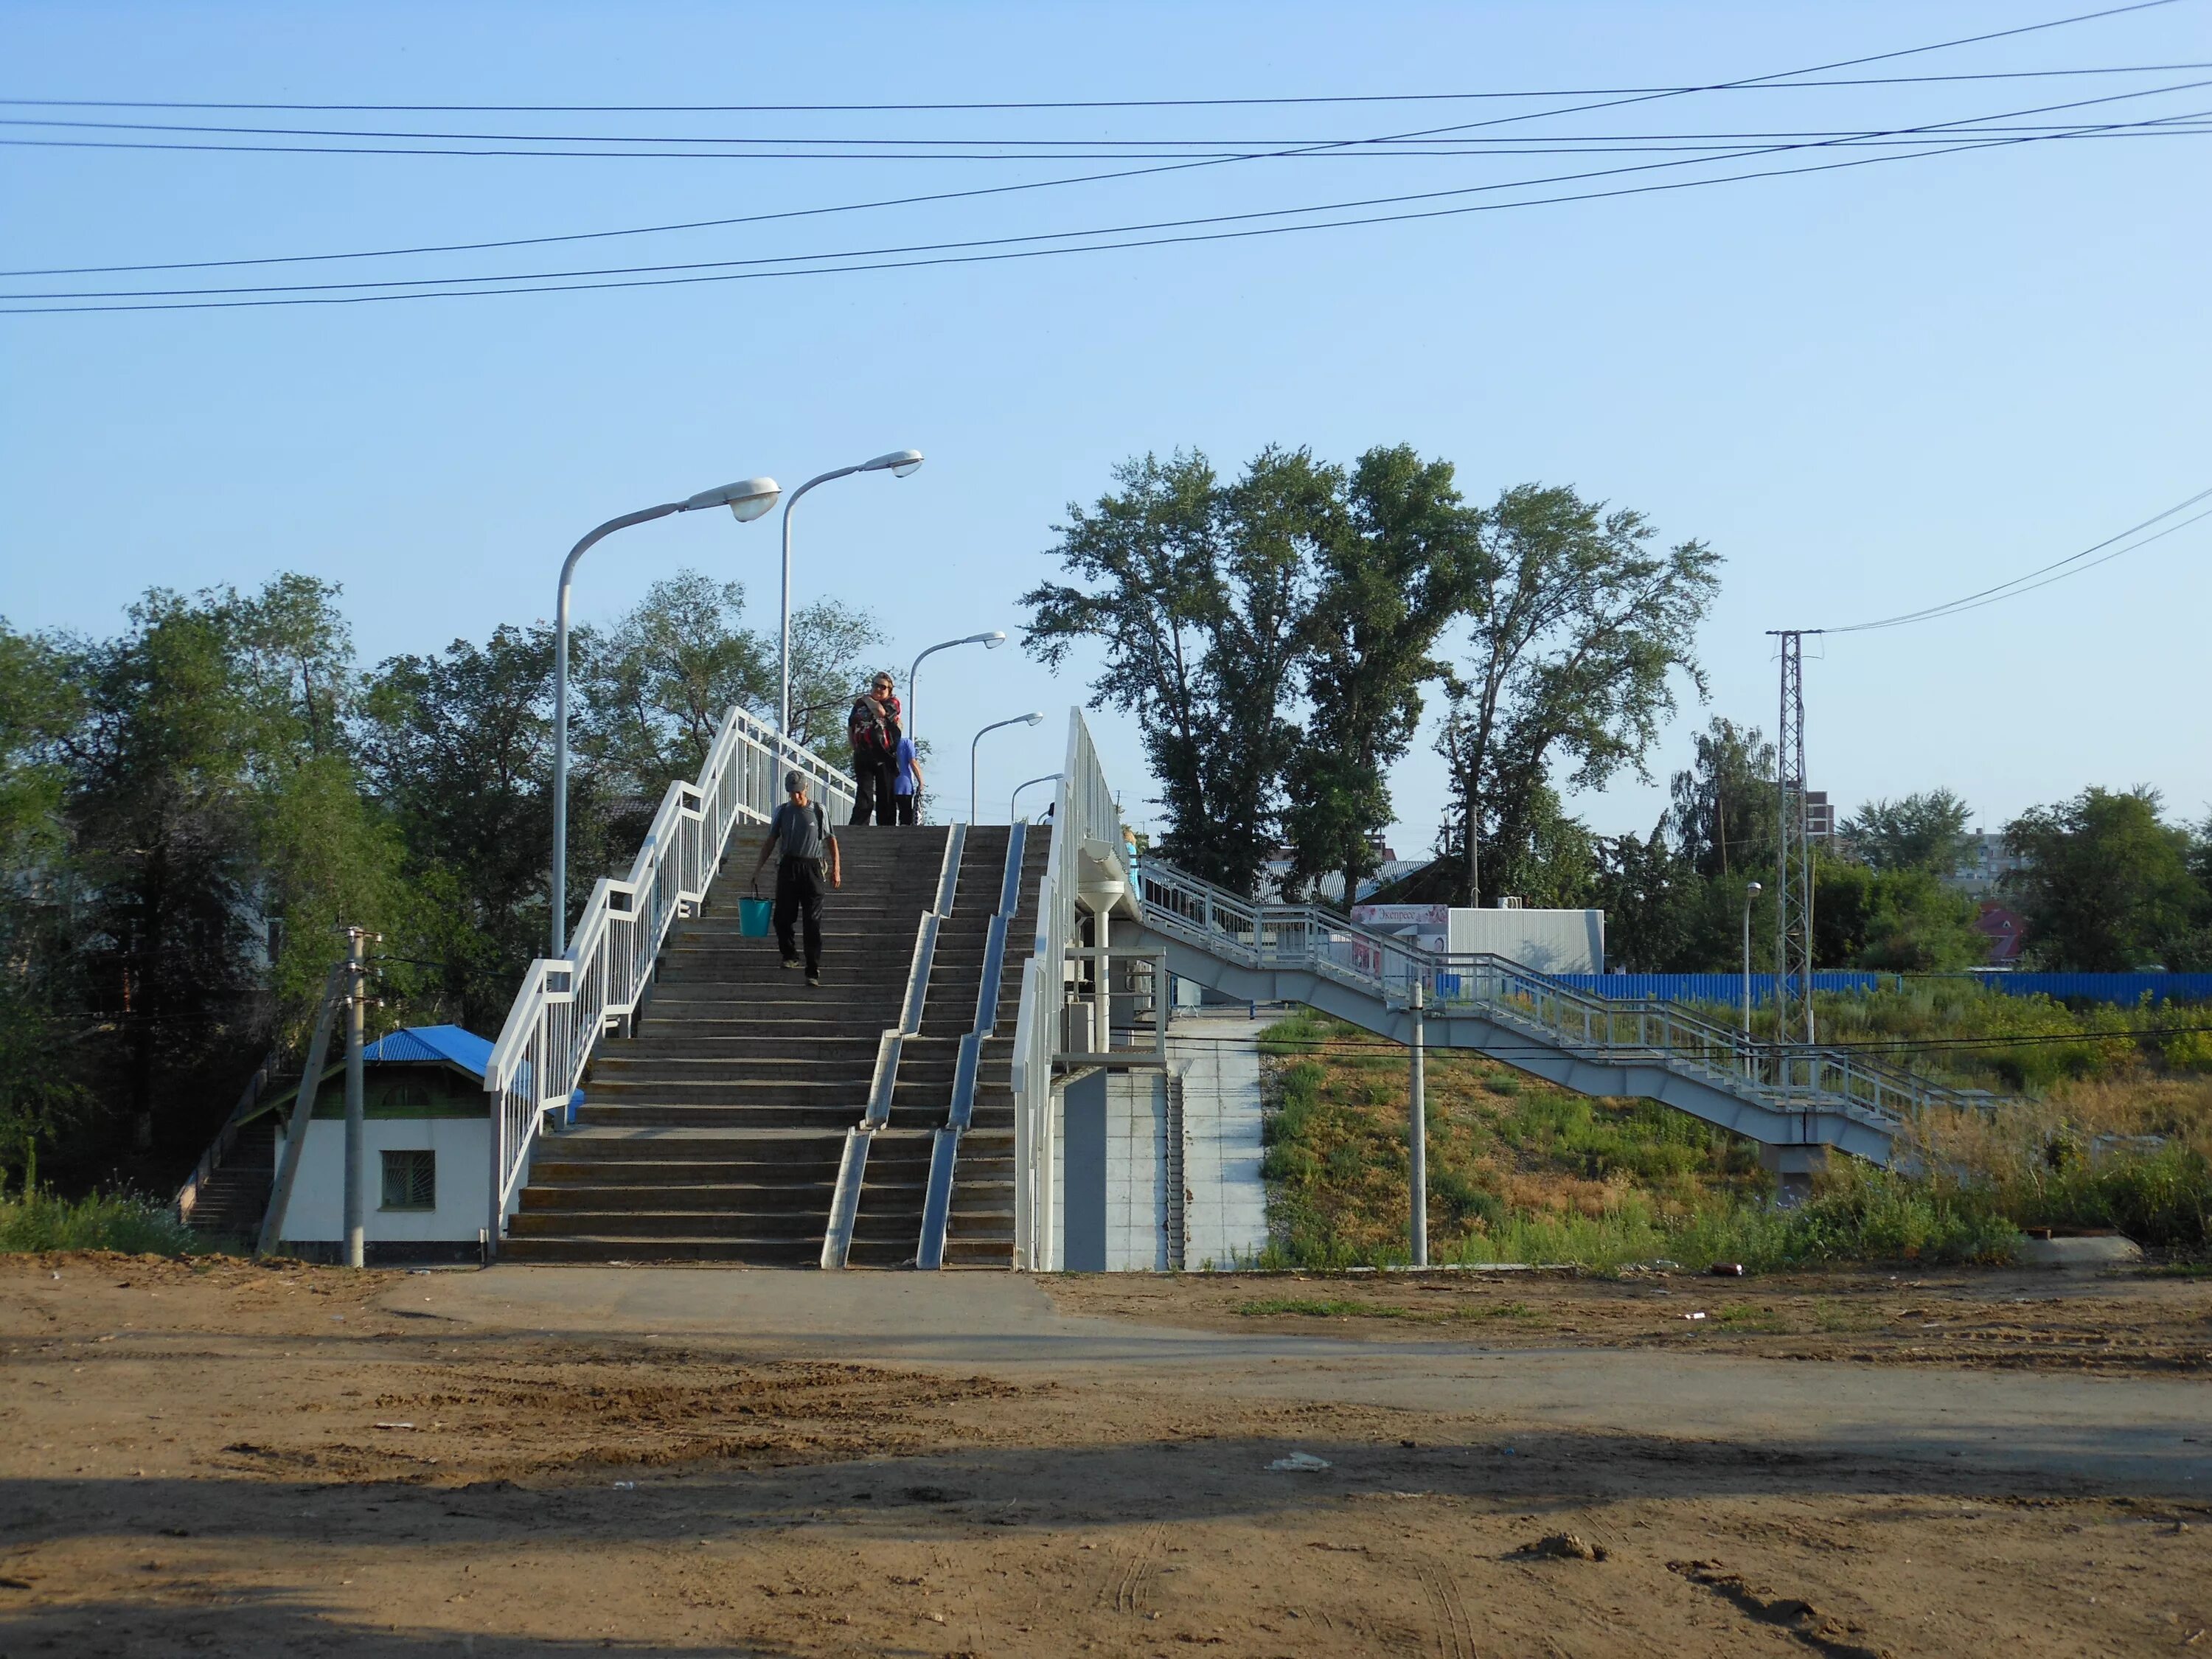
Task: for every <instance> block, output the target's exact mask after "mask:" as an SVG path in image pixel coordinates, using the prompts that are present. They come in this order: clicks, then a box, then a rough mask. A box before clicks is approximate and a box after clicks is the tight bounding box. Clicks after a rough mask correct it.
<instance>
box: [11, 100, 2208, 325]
mask: <svg viewBox="0 0 2212 1659" xmlns="http://www.w3.org/2000/svg"><path fill="white" fill-rule="evenodd" d="M2200 84H2212V83H2200ZM2185 89H2186V88H2170V90H2185ZM2133 95H2136V94H2119V96H2123V97H2125V96H2133ZM2111 101H2113V100H2112V99H2091V100H2081V104H2096V103H2106V102H2111ZM2079 106H2080V105H2078V104H2077V105H2075V106H2053V107H2079ZM2042 112H2044V111H2027V112H2018V113H2042ZM2203 113H2205V112H2192V113H2191V115H2189V116H2185V117H2168V118H2162V119H2168V120H2171V119H2185V118H2197V117H2198V116H2199V115H2201V114H2203ZM1966 119H1971V118H1961V119H1960V121H1954V122H1950V123H1931V124H1929V125H1927V126H1923V127H1922V128H1917V129H1899V131H1923V132H1925V131H1936V130H1938V129H1940V128H1942V127H1944V126H1956V125H1963V123H1964V121H1965V120H1966ZM2116 125H2141V124H2116ZM2071 136H2073V133H2072V131H2057V132H2050V133H2038V134H2034V135H2031V136H2029V137H2020V138H2003V139H1978V140H1974V141H1972V142H1970V143H1954V144H1951V145H1948V146H1945V147H1943V148H1940V149H1923V150H1916V151H1911V152H1906V153H1905V154H1903V155H1894V154H1893V155H1873V156H1867V157H1863V158H1857V159H1854V160H1853V161H1844V162H1831V163H1826V164H1825V165H1821V166H1815V167H1784V168H1770V169H1765V170H1759V171H1753V172H1752V173H1740V174H1729V175H1723V176H1722V177H1720V178H1717V179H1687V180H1682V181H1678V182H1675V183H1672V184H1668V185H1644V186H1638V187H1634V188H1630V189H1624V190H1616V191H1589V192H1583V193H1579V194H1573V195H1568V196H1565V197H1543V198H1536V199H1534V200H1530V201H1524V202H1517V203H1499V204H1476V205H1475V206H1472V207H1461V208H1451V209H1434V210H1426V211H1423V212H1417V213H1404V214H1386V215H1371V216H1366V217H1364V218H1358V219H1351V220H1334V221H1329V222H1323V223H1318V224H1306V225H1276V226H1265V227H1259V228H1247V229H1243V230H1237V231H1221V232H1213V233H1210V234H1187V235H1176V236H1154V237H1148V238H1145V239H1143V240H1123V241H1118V242H1097V241H1093V242H1090V243H1087V244H1085V245H1084V246H1064V247H1048V248H1036V247H1017V246H1016V245H1021V244H1030V243H1035V242H1039V241H1048V240H1051V241H1058V240H1076V239H1081V238H1098V237H1107V236H1121V237H1132V236H1136V235H1137V234H1139V233H1141V232H1149V231H1160V230H1188V229H1190V228H1194V227H1200V226H1207V225H1219V224H1237V223H1246V222H1249V221H1251V220H1254V219H1274V218H1284V217H1290V216H1305V215H1313V214H1319V213H1340V212H1347V211H1351V210H1355V209H1358V208H1364V207H1372V206H1386V205H1396V204H1403V203H1407V202H1413V201H1433V200H1437V199H1440V198H1450V197H1464V196H1469V195H1476V194H1486V193H1492V192H1495V191H1504V190H1517V189H1528V188H1535V187H1539V186H1541V185H1550V184H1559V183H1572V182H1579V181H1582V180H1586V179H1594V178H1606V177H1617V176H1620V175H1622V174H1626V173H1647V172H1652V171H1657V170H1662V169H1665V168H1668V167H1682V166H1688V165H1696V164H1697V163H1698V162H1701V161H1709V160H1712V159H1730V160H1734V159H1743V158H1744V157H1747V156H1749V155H1759V154H1768V155H1771V154H1779V153H1786V152H1789V151H1793V150H1799V149H1825V148H1832V147H1833V146H1834V143H1835V142H1836V141H1825V142H1823V143H1813V144H1793V145H1776V146H1771V147H1768V148H1767V149H1765V150H1763V151H1759V150H1754V151H1745V152H1741V153H1739V154H1738V155H1735V156H1730V157H1725V158H1710V157H1698V158H1693V159H1692V161H1666V162H1649V163H1644V164H1641V165H1638V166H1636V167H1616V168H1603V169H1598V170H1596V171H1595V172H1589V173H1570V174H1555V175H1552V176H1549V177H1547V178H1542V179H1519V180H1509V181H1504V182H1500V183H1494V184H1489V185H1469V186H1464V187H1461V188H1458V189H1453V190H1443V191H1419V192H1413V193H1411V194H1407V195H1401V196H1394V197H1366V198H1362V199H1358V200H1352V201H1347V202H1337V203H1328V204H1316V205H1312V206H1308V207H1302V208H1279V209H1271V210H1257V211H1252V212H1246V213H1239V214H1216V215H1207V216H1200V217H1195V218H1190V219H1182V220H1165V221H1155V222H1146V223H1138V224H1129V225H1120V226H1110V227H1094V228H1090V229H1085V230H1078V231H1057V232H1041V233H1033V234H1026V235H1018V236H1006V237H992V238H977V239H972V240H966V241H959V242H949V243H921V244H912V245H907V246H893V247H884V248H869V249H849V250H844V251H841V252H833V253H819V254H786V255H778V256H763V257H761V258H751V259H732V260H711V261H698V262H693V263H690V264H677V265H659V266H619V267H605V268H601V269H598V270H575V271H549V272H535V273H521V274H514V275H508V276H459V277H417V278H394V279H389V280H385V281H379V282H356V283H319V284H271V285H268V286H266V287H262V288H252V289H245V288H215V289H122V290H112V291H100V290H82V291H58V292H50V293H44V294H16V295H0V299H5V300H17V301H34V302H48V301H58V300H70V301H76V300H103V301H106V300H118V299H129V300H158V301H164V303H161V304H153V305H127V306H125V305H97V306H93V305H70V306H58V305H53V304H51V303H37V304H34V305H33V306H30V307H5V308H0V314H14V315H23V314H29V313H33V312H44V311H68V312H84V311H106V310H181V309H205V308H221V307H243V306H267V305H310V304H349V303H364V302H367V301H381V300H404V299H431V298H443V297H455V296H457V295H470V294H477V295H507V294H515V293H562V292H571V291H576V290H580V289H606V288H636V287H659V286H670V285H676V284H681V283H701V282H716V281H738V280H747V279H750V278H755V277H761V276H810V275H823V274H834V273H836V272H840V271H849V270H882V269H909V268H913V267H916V266H925V265H934V264H974V263H982V262H987V261H992V260H1004V259H1008V258H1034V257H1041V256H1042V255H1045V254H1054V253H1074V252H1105V251H1110V250H1114V249H1119V248H1132V247H1148V246H1169V245H1177V244H1182V243H1188V242H1200V241H1216V240H1233V239H1237V238H1249V237H1252V236H1260V235H1279V234H1287V233H1289V232H1291V231H1298V230H1324V229H1333V228H1334V229H1341V228H1353V227H1359V226H1365V225H1370V224H1383V223H1397V222H1407V221H1412V220H1419V219H1427V218H1438V217H1448V216H1455V215H1461V214H1466V213H1470V212H1478V211H1495V210H1503V209H1505V208H1511V207H1529V206H1538V205H1546V204H1556V203H1559V202H1565V201H1581V200H1592V199H1602V198H1604V197H1613V196H1621V195H1635V194H1643V193H1648V192H1650V191H1662V190H1671V189H1682V188H1688V187H1692V186H1696V185H1708V184H1723V183H1731V182H1738V181H1741V180H1742V179H1756V178H1769V177H1776V176H1786V175H1789V174H1794V173H1817V172H1826V171H1832V170H1837V169H1840V168H1844V167H1858V166H1866V165H1869V164H1871V163H1873V162H1875V161H1899V160H1911V159H1917V158H1919V157H1923V156H1927V155H1948V154H1954V153H1956V152H1958V151H1960V150H1966V149H1988V148H1997V147H2003V146H2008V145H2013V144H2019V143H2048V142H2052V141H2054V140H2056V139H2059V138H2063V137H2071ZM978 248H1012V249H1014V251H1012V252H995V253H978V252H966V250H973V249H978ZM917 254H921V255H930V256H933V257H928V258H911V257H908V256H912V255H917ZM838 260H842V261H847V262H848V263H846V264H825V263H823V262H827V261H838ZM854 261H878V262H881V263H873V264H870V263H851V262H854ZM793 265H805V266H806V267H808V268H807V269H803V270H792V269H779V270H764V269H760V267H764V266H779V267H790V266H793ZM671 272H682V273H692V274H684V275H670V274H667V273H671ZM702 272H704V273H707V274H697V273H702ZM585 277H591V278H601V277H613V278H619V279H621V280H618V281H596V280H595V281H583V280H576V279H580V278H585ZM481 283H513V284H527V286H511V287H496V288H481V287H465V286H464V285H465V284H481ZM363 289H378V290H389V289H409V290H410V291H409V292H406V293H392V292H375V293H363V292H362V291H361V290H363ZM198 295H215V296H222V295H229V296H236V295H276V296H278V297H275V298H251V297H249V298H237V297H230V298H214V299H207V300H197V299H192V298H189V297H187V296H198Z"/></svg>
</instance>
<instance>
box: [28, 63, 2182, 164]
mask: <svg viewBox="0 0 2212 1659" xmlns="http://www.w3.org/2000/svg"><path fill="white" fill-rule="evenodd" d="M2207 67H2212V65H2207ZM2116 95H2117V96H2120V97H2137V96H2144V97H2147V96H2151V95H2154V94H2149V93H2130V94H2116ZM48 125H62V126H71V127H84V126H89V125H96V124H94V123H88V122H66V123H48V122H25V121H10V120H6V119H0V128H18V127H26V126H48ZM132 130H135V131H172V132H204V133H210V134H233V135H240V134H243V135H251V136H258V137H353V138H421V139H423V140H426V141H427V140H433V139H435V140H440V141H446V140H452V141H479V140H481V141H484V142H498V143H532V144H555V143H592V144H684V143H699V144H717V145H724V146H730V145H756V146H757V145H763V144H793V145H815V146H820V147H821V148H817V149H714V150H666V149H619V150H617V149H605V150H602V149H498V150H493V149H397V148H366V147H345V146H334V145H280V144H187V143H167V142H162V143H151V142H149V143H135V142H134V143H108V142H105V141H92V140H74V139H46V138H11V137H0V146H5V147H8V148H11V149H155V150H173V149H181V150H188V151H206V152H211V153H217V154H223V155H477V156H483V155H509V156H521V157H531V156H538V157H546V158H570V159H574V158H578V157H582V158H588V159H595V160H608V161H668V160H678V161H1162V160H1179V159H1182V158H1185V157H1193V158H1220V159H1225V160H1232V161H1252V160H1263V159H1281V160H1287V161H1302V160H1346V159H1373V160H1388V161H1395V160H1400V159H1403V158H1408V157H1427V156H1457V155H1527V154H1532V153H1533V154H1570V153H1580V151H1581V149H1583V148H1589V149H1601V150H1607V151H1616V150H1626V151H1634V150H1638V149H1689V148H1692V147H1693V146H1698V145H1709V146H1711V147H1713V148H1717V149H1726V148H1729V147H1732V146H1735V145H1741V144H1746V143H1767V142H1772V141H1780V140H1796V139H1823V138H1833V139H1846V140H1849V139H1855V138H1857V137H1861V136H1862V134H1863V131H1864V130H1863V129H1856V128H1841V127H1829V128H1815V129H1809V130H1806V129H1796V130H1785V131H1765V132H1650V133H1531V134H1528V135H1527V136H1525V137H1522V136H1516V135H1513V134H1498V133H1488V134H1485V135H1483V136H1482V137H1468V138H1454V137H1449V136H1439V137H1419V138H1411V139H1401V138H1391V137H1383V138H1261V137H1245V138H1241V139H1240V138H1226V137H1213V138H1126V139H1122V138H1069V139H1040V138H1021V139H992V138H941V139H940V138H896V139H878V138H807V137H775V138H768V137H750V138H716V137H680V136H669V135H660V136H657V137H650V138H631V137H613V136H607V135H599V134H590V133H581V134H579V133H559V134H552V133H548V134H519V133H467V132H425V133H412V132H390V131H356V132H346V131H337V130H318V129H312V128H281V127H163V128H155V127H149V126H137V127H135V128H133V129H132ZM2033 130H2035V129H2032V128H2027V127H2016V126H2015V127H1991V128H1987V129H1984V131H1990V132H2002V133H2009V132H2021V131H2033ZM1896 142H1900V143H1904V142H1910V141H1909V140H1898V141H1896ZM872 144H905V145H915V146H925V147H927V148H919V149H864V148H860V147H861V146H866V145H872ZM1016 144H1028V145H1036V146H1043V147H1047V148H1037V149H1012V148H1009V146H1011V145H1016ZM1255 144H1259V145H1279V146H1285V147H1286V148H1285V150H1284V153H1283V155H1281V156H1280V157H1279V158H1275V157H1267V156H1261V155H1257V154H1255V152H1254V150H1253V148H1252V147H1253V146H1254V145H1255ZM1417 145H1418V146H1421V148H1415V146H1417ZM1567 146H1573V147H1576V149H1564V148H1562V147H1567Z"/></svg>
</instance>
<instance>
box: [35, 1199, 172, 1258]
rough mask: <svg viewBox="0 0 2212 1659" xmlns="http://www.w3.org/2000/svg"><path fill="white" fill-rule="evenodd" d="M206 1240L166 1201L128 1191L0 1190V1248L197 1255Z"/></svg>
mask: <svg viewBox="0 0 2212 1659" xmlns="http://www.w3.org/2000/svg"><path fill="white" fill-rule="evenodd" d="M208 1249H209V1246H208V1244H207V1243H206V1242H205V1241H204V1240H203V1239H201V1238H200V1237H199V1236H198V1235H197V1234H196V1233H194V1232H193V1231H192V1230H191V1228H189V1227H187V1226H185V1225H184V1223H182V1222H181V1221H179V1220H178V1219H177V1217H176V1212H174V1211H173V1210H171V1209H170V1208H169V1207H168V1206H167V1205H162V1204H156V1203H155V1202H154V1201H153V1200H151V1199H147V1198H141V1197H137V1196H136V1195H133V1194H99V1193H94V1194H91V1195H90V1196H88V1197H86V1198H76V1199H70V1198H60V1197H57V1196H56V1195H55V1194H52V1193H50V1192H46V1191H43V1190H41V1189H40V1188H36V1187H27V1188H26V1190H24V1191H22V1192H19V1193H14V1194H0V1252H11V1251H40V1250H120V1251H122V1252H123V1253H125V1255H201V1254H204V1253H205V1252H206V1251H207V1250H208Z"/></svg>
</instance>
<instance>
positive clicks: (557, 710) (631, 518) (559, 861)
mask: <svg viewBox="0 0 2212 1659" xmlns="http://www.w3.org/2000/svg"><path fill="white" fill-rule="evenodd" d="M780 494H781V489H780V488H779V486H778V485H777V483H776V482H775V479H773V478H740V479H739V480H738V482H737V483H733V484H724V485H723V486H722V487H721V488H720V489H702V490H701V491H700V492H699V493H698V494H697V495H694V496H692V497H691V498H690V499H689V500H688V501H664V502H663V503H661V505H659V507H647V508H646V509H645V510H644V511H642V512H640V513H623V516H622V517H621V518H619V519H609V520H607V521H606V522H605V524H603V525H601V526H599V528H598V529H597V530H594V531H593V532H592V533H591V534H590V535H588V536H586V537H585V538H584V539H583V540H581V541H580V542H578V543H577V544H575V546H574V547H573V548H571V549H570V550H568V558H567V560H566V561H564V562H562V566H561V591H560V595H559V597H558V598H557V599H556V600H555V602H554V607H553V610H554V617H555V623H554V633H553V951H552V954H553V955H555V956H556V957H557V956H559V955H561V954H562V951H566V950H567V949H568V583H569V581H570V580H571V579H572V578H573V577H574V575H575V574H576V561H577V560H579V559H580V558H582V557H583V556H584V555H585V554H586V553H588V552H589V551H591V550H592V546H593V544H596V543H597V542H599V540H601V539H602V538H605V537H608V536H611V535H613V534H614V532H616V531H617V530H627V529H629V527H630V526H632V525H634V524H644V523H646V522H647V520H653V519H665V518H666V517H667V516H668V515H669V514H670V513H696V512H698V511H699V510H700V509H701V508H702V507H728V508H729V509H730V511H731V512H732V513H734V514H735V515H736V516H737V520H738V523H740V524H745V523H749V522H750V521H751V520H755V519H757V518H759V517H760V516H761V514H762V513H765V512H767V511H768V510H769V508H770V507H774V506H775V498H776V497H777V495H780Z"/></svg>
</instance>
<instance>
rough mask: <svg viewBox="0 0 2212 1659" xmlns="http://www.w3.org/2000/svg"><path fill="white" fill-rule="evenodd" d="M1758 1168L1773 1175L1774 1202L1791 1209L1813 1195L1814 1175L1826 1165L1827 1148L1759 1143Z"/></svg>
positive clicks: (1816, 1145) (1814, 1145) (1815, 1145)
mask: <svg viewBox="0 0 2212 1659" xmlns="http://www.w3.org/2000/svg"><path fill="white" fill-rule="evenodd" d="M1827 1167H1828V1149H1827V1148H1826V1146H1820V1145H1818V1144H1813V1145H1806V1146H1760V1147H1759V1168H1760V1169H1762V1170H1765V1171H1767V1172H1768V1173H1769V1174H1770V1175H1771V1176H1773V1177H1774V1201H1775V1203H1776V1204H1778V1205H1779V1206H1781V1207H1782V1208H1784V1209H1785V1210H1794V1209H1796V1207H1797V1206H1799V1205H1800V1204H1802V1203H1803V1202H1804V1201H1805V1200H1807V1199H1808V1198H1810V1197H1812V1196H1813V1177H1814V1175H1815V1174H1817V1173H1818V1172H1819V1171H1820V1170H1825V1169H1826V1168H1827Z"/></svg>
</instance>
